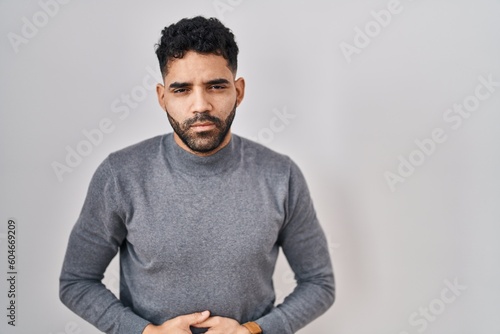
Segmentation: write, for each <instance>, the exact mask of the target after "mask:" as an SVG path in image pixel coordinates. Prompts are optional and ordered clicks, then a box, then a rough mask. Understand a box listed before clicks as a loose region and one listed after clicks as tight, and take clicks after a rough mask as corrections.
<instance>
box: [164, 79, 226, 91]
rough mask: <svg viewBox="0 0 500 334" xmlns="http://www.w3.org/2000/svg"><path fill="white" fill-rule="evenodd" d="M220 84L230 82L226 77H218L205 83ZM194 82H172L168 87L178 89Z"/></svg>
mask: <svg viewBox="0 0 500 334" xmlns="http://www.w3.org/2000/svg"><path fill="white" fill-rule="evenodd" d="M220 84H229V80H227V79H224V78H218V79H212V80H209V81H207V82H206V83H205V85H220ZM192 85H193V84H192V83H189V82H177V81H175V82H172V83H171V84H170V85H168V88H170V89H176V88H186V87H190V86H192Z"/></svg>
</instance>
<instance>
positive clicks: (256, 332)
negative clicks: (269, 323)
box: [242, 321, 262, 334]
mask: <svg viewBox="0 0 500 334" xmlns="http://www.w3.org/2000/svg"><path fill="white" fill-rule="evenodd" d="M242 326H244V327H245V328H246V329H248V330H249V331H250V334H262V329H261V328H260V326H259V325H258V324H257V323H256V322H253V321H249V322H246V323H244V324H243V325H242Z"/></svg>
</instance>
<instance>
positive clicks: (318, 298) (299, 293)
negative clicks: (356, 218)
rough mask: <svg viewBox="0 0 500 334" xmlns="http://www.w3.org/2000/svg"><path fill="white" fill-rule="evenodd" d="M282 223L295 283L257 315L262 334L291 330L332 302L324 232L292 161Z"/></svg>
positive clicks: (282, 241) (282, 237)
mask: <svg viewBox="0 0 500 334" xmlns="http://www.w3.org/2000/svg"><path fill="white" fill-rule="evenodd" d="M285 205H286V217H285V223H284V226H283V228H282V230H281V232H280V236H279V239H278V242H279V243H280V246H281V247H282V249H283V253H284V254H285V257H286V258H287V261H288V263H289V265H290V267H291V269H292V270H293V271H294V274H295V280H296V282H297V285H296V287H295V289H294V290H293V292H292V293H291V294H290V295H288V296H287V297H286V298H285V300H284V301H283V303H282V304H280V305H278V306H276V307H274V308H273V309H272V310H271V312H269V313H268V314H266V315H264V316H263V317H262V318H260V319H257V320H256V322H257V323H258V324H259V325H260V327H261V328H262V331H263V333H264V334H292V333H295V332H296V331H298V330H299V329H300V328H302V327H304V326H305V325H307V324H308V323H310V322H311V321H313V320H314V319H316V318H317V317H319V316H320V315H321V314H323V313H324V312H326V310H327V309H328V308H329V307H330V306H331V305H332V304H333V302H334V300H335V284H334V277H333V269H332V265H331V261H330V255H329V252H328V243H327V240H326V237H325V234H324V232H323V230H322V228H321V226H320V224H319V222H318V219H317V218H316V213H315V210H314V207H313V204H312V200H311V197H310V194H309V190H308V188H307V184H306V181H305V179H304V176H303V175H302V173H301V172H300V170H299V168H298V167H297V166H296V165H295V164H294V163H293V162H291V167H290V179H289V189H288V199H287V203H286V204H285Z"/></svg>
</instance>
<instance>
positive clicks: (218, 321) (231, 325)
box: [192, 317, 250, 334]
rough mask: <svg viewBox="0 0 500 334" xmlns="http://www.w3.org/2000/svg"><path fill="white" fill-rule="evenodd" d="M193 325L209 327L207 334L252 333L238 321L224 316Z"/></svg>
mask: <svg viewBox="0 0 500 334" xmlns="http://www.w3.org/2000/svg"><path fill="white" fill-rule="evenodd" d="M192 326H193V327H204V328H208V331H206V332H205V334H250V331H249V330H248V329H247V328H246V327H244V326H242V325H240V323H239V322H238V321H236V320H234V319H231V318H224V317H210V318H208V319H207V320H205V321H203V322H199V323H197V324H195V325H192Z"/></svg>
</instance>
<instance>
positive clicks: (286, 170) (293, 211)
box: [60, 17, 334, 334]
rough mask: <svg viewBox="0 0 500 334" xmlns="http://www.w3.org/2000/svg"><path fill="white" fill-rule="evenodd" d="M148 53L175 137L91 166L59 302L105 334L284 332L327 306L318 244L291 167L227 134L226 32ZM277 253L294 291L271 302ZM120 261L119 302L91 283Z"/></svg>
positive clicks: (230, 109) (330, 287)
mask: <svg viewBox="0 0 500 334" xmlns="http://www.w3.org/2000/svg"><path fill="white" fill-rule="evenodd" d="M156 54H157V56H158V60H159V63H160V69H161V71H162V75H163V79H164V82H163V84H158V86H157V93H158V101H159V103H160V106H161V108H162V109H163V110H165V112H166V113H167V117H168V120H169V121H170V124H171V125H172V128H173V129H174V132H173V134H172V133H169V134H166V135H163V136H158V137H155V138H152V139H149V140H146V141H143V142H141V143H138V144H136V145H134V146H131V147H128V148H125V149H123V150H121V151H118V152H115V153H113V154H111V155H110V156H109V157H108V158H107V159H105V160H104V162H103V163H102V164H101V165H100V166H99V168H98V169H97V171H96V173H95V174H94V176H93V178H92V181H91V183H90V187H89V190H88V194H87V198H86V200H85V203H84V205H83V209H82V212H81V214H80V217H79V218H78V221H77V222H76V224H75V226H74V228H73V230H72V232H71V236H70V239H69V244H68V249H67V252H66V257H65V260H64V264H63V268H62V273H61V277H60V297H61V300H62V301H63V303H64V304H65V305H67V306H68V307H69V308H70V309H72V310H73V311H74V312H76V313H77V314H78V315H80V316H81V317H82V318H84V319H86V320H87V321H89V322H90V323H92V324H94V325H95V326H96V327H97V328H99V329H100V330H101V331H104V332H106V333H123V334H139V333H143V334H155V333H158V334H181V333H205V332H206V333H209V334H248V333H251V334H253V333H264V334H288V333H294V332H296V331H297V330H298V329H300V328H302V327H303V326H305V325H306V324H308V323H309V322H311V321H312V320H313V319H315V318H316V317H318V316H319V315H321V314H322V313H323V312H325V311H326V310H327V309H328V308H329V307H330V306H331V304H332V303H333V300H334V281H333V272H332V268H331V263H330V258H329V254H328V247H327V242H326V239H325V236H324V233H323V231H322V229H321V227H320V225H319V223H318V220H317V218H316V214H315V212H314V208H313V205H312V202H311V198H310V196H309V192H308V189H307V185H306V183H305V180H304V178H303V176H302V174H301V172H300V171H299V169H298V167H297V166H296V165H295V164H294V163H293V162H292V161H291V160H290V159H289V158H288V157H286V156H283V155H280V154H278V153H275V152H273V151H271V150H269V149H267V148H265V147H263V146H261V145H259V144H256V143H254V142H251V141H249V140H246V139H244V138H241V137H239V136H237V135H234V134H231V131H230V128H231V124H232V121H233V118H234V115H235V111H236V107H237V106H238V105H239V104H240V103H241V101H242V100H243V96H244V91H245V81H244V79H243V78H238V79H236V70H237V54H238V47H237V45H236V43H235V41H234V36H233V34H232V33H231V31H230V30H229V29H227V28H226V27H225V26H223V25H222V24H221V23H220V22H219V21H218V20H217V19H214V18H211V19H205V18H203V17H195V18H192V19H183V20H181V21H179V22H178V23H176V24H173V25H171V26H169V27H167V28H165V29H164V30H163V32H162V37H161V40H160V43H159V45H158V47H157V50H156ZM279 247H281V248H282V249H283V252H284V254H285V256H286V257H287V260H288V262H289V264H290V266H291V268H292V269H293V271H294V273H295V277H296V279H297V286H296V288H295V290H294V291H293V292H292V293H291V294H290V295H289V296H288V297H287V298H286V299H285V301H284V302H283V303H282V304H280V305H278V306H275V305H274V302H275V293H274V289H273V282H272V276H273V272H274V268H275V264H276V259H277V256H278V251H279ZM118 251H120V299H117V298H116V297H115V296H114V295H113V294H112V293H111V292H110V291H108V290H107V289H106V288H105V286H104V285H103V284H102V282H101V281H102V278H103V274H104V272H105V270H106V267H107V266H108V264H109V263H110V261H111V260H112V258H113V257H114V256H115V255H116V253H117V252H118Z"/></svg>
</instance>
